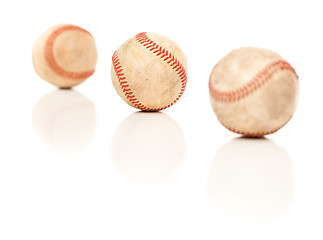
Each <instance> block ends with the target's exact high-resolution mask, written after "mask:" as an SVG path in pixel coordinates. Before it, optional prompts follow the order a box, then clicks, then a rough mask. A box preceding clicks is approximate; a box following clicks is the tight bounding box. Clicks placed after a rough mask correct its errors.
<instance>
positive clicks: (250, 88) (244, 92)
mask: <svg viewBox="0 0 323 240" xmlns="http://www.w3.org/2000/svg"><path fill="white" fill-rule="evenodd" d="M278 70H290V71H292V72H293V73H294V74H295V75H296V77H297V79H298V76H297V74H296V72H295V70H294V68H293V67H292V66H291V65H290V64H289V63H288V62H286V61H284V60H279V61H276V62H274V63H272V64H270V65H268V66H267V67H266V68H265V69H264V70H262V71H261V72H259V73H258V74H257V75H256V76H255V77H254V78H253V79H252V80H251V81H249V82H248V83H247V84H245V85H244V86H242V87H241V88H239V89H236V90H233V91H230V92H225V91H220V90H217V89H215V88H213V86H212V84H211V76H210V80H209V89H210V94H211V96H212V97H213V98H214V100H216V101H219V102H227V103H230V102H235V101H238V100H240V99H242V98H244V97H246V96H248V95H249V94H251V93H252V92H254V91H256V90H257V89H258V88H260V87H261V86H263V85H264V84H265V83H266V82H267V81H268V80H269V79H270V78H271V77H272V75H274V73H276V72H277V71H278Z"/></svg>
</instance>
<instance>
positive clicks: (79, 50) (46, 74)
mask: <svg viewBox="0 0 323 240" xmlns="http://www.w3.org/2000/svg"><path fill="white" fill-rule="evenodd" d="M96 61H97V51H96V46H95V41H94V38H93V37H92V35H91V34H90V33H89V32H88V31H86V30H84V29H82V28H80V27H77V26H74V25H70V24H61V25H56V26H53V27H51V28H50V29H48V30H47V31H46V32H44V33H43V34H42V35H41V36H40V37H39V38H38V39H37V40H36V42H35V45H34V48H33V64H34V68H35V71H36V72H37V74H38V75H39V76H40V77H41V78H42V79H44V80H46V81H48V82H49V83H51V84H53V85H55V86H58V87H59V88H71V87H73V86H75V85H78V84H80V83H81V82H83V81H85V80H86V79H87V78H88V77H90V76H91V75H92V74H93V73H94V70H95V65H96Z"/></svg>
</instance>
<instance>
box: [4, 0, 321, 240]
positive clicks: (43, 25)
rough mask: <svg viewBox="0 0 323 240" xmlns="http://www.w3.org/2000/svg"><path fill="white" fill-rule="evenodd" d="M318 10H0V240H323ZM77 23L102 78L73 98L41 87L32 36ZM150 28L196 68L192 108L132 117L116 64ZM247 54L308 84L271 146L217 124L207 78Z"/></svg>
mask: <svg viewBox="0 0 323 240" xmlns="http://www.w3.org/2000/svg"><path fill="white" fill-rule="evenodd" d="M321 10H322V8H321V7H320V1H311V0H308V1H283V0H280V1H250V0H247V1H202V0H200V1H181V2H180V1H175V0H172V1H168V0H163V1H159V2H158V1H140V0H134V1H121V0H120V1H113V2H110V1H94V0H92V1H80V0H78V1H68V0H65V1H60V0H56V1H32V0H30V1H10V2H9V1H2V2H1V4H0V20H1V21H0V27H1V44H0V66H1V80H0V98H1V101H0V109H1V124H0V143H1V150H0V239H1V240H9V239H15V240H16V239H33V240H37V239H42V240H43V239H61V240H62V239H69V240H70V239H115V240H119V239H122V240H123V239H141V240H145V239H149V240H151V239H170V240H173V239H176V240H177V239H257V240H258V239H277V240H278V239H297V238H298V239H313V240H315V239H323V233H322V226H323V220H322V215H323V207H322V202H323V194H322V183H323V175H322V170H323V162H322V160H323V157H322V133H323V130H322V120H323V117H322V114H321V113H322V107H321V103H322V101H323V96H322V87H323V77H322V64H323V60H322V54H323V47H322V43H323V36H322V23H323V15H322V11H321ZM58 23H72V24H75V25H78V26H80V27H83V28H85V29H87V30H88V31H90V32H91V33H92V35H93V36H94V37H95V39H96V43H97V48H98V64H97V68H96V72H95V74H94V75H93V76H92V77H91V78H89V79H88V80H87V81H86V82H84V83H83V84H81V85H79V86H77V87H75V88H74V89H73V91H59V90H57V89H56V88H55V87H54V86H52V85H50V84H48V83H47V82H45V81H43V80H42V79H40V78H39V77H38V76H37V74H36V73H35V71H34V69H33V65H32V58H31V52H32V47H33V44H34V41H35V40H36V38H37V37H38V36H39V35H40V34H41V33H42V32H43V31H45V30H46V29H47V28H49V27H51V26H52V25H55V24H58ZM142 31H147V32H155V33H159V34H162V35H165V36H167V37H169V38H171V39H172V40H174V41H175V42H177V43H178V44H179V45H180V46H181V48H182V49H183V51H184V52H185V54H186V57H187V60H188V63H189V74H188V84H187V88H186V91H185V93H184V95H183V97H182V98H181V99H180V100H179V101H178V102H177V103H176V104H175V105H174V106H173V107H171V108H169V109H167V110H165V111H163V112H162V113H136V110H135V109H134V108H131V107H130V106H128V105H127V104H126V103H124V102H123V100H122V99H121V98H120V97H119V96H118V95H117V94H116V92H115V90H114V88H113V86H112V83H111V79H110V65H111V56H112V54H113V52H114V51H115V50H116V49H117V48H118V47H119V46H120V45H121V44H122V43H123V42H124V41H125V40H127V39H128V38H130V37H132V36H134V35H135V34H137V33H139V32H142ZM241 46H258V47H264V48H268V49H271V50H273V51H275V52H277V53H279V54H280V55H281V56H283V57H284V58H285V59H286V60H287V61H288V62H289V63H290V64H291V65H292V66H293V67H294V68H295V70H296V72H297V73H298V75H299V83H300V95H299V102H298V107H297V110H296V113H295V114H294V116H293V118H292V120H291V121H290V122H289V123H288V124H287V125H286V126H285V127H284V128H283V129H281V130H280V131H278V132H277V133H275V134H272V135H269V136H268V137H267V138H265V139H255V140H250V139H243V138H239V135H237V134H234V133H231V132H229V131H228V130H226V129H225V128H223V127H222V126H221V124H220V123H219V122H218V121H217V119H216V116H215V115H214V113H213V111H212V109H211V106H210V103H209V95H208V77H209V74H210V72H211V70H212V68H213V66H214V65H215V64H216V62H217V61H218V60H220V59H221V58H222V57H223V56H224V55H226V54H227V53H228V52H229V51H231V50H233V49H236V48H239V47H241Z"/></svg>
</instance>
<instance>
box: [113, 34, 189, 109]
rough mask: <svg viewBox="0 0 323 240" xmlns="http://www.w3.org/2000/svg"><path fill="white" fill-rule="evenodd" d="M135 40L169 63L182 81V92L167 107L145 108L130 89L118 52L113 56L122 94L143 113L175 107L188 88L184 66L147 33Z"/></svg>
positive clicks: (137, 36)
mask: <svg viewBox="0 0 323 240" xmlns="http://www.w3.org/2000/svg"><path fill="white" fill-rule="evenodd" d="M135 38H136V40H137V41H138V42H139V43H140V44H141V45H143V46H144V47H145V48H147V49H148V50H149V51H151V52H153V53H154V54H156V56H158V57H160V58H161V59H162V60H163V61H165V62H167V64H169V66H171V67H172V68H173V69H174V70H175V72H176V73H177V74H178V77H179V79H180V81H181V90H180V93H179V94H178V96H177V97H176V98H175V100H174V101H173V102H171V103H170V104H169V105H167V106H165V107H161V108H149V107H146V106H144V105H143V104H142V103H140V101H139V100H138V99H137V98H136V97H135V95H134V93H133V91H132V90H131V89H130V87H129V84H128V82H127V80H126V76H125V74H124V72H123V68H122V66H121V63H120V60H119V57H118V53H117V51H116V52H115V53H114V54H113V56H112V64H113V67H114V71H115V73H116V76H117V78H118V81H119V84H120V87H121V89H122V92H123V93H124V94H125V96H126V98H127V99H128V100H129V102H130V103H131V104H132V105H134V106H135V107H136V108H138V109H140V110H143V111H160V110H163V109H166V108H168V107H170V106H172V105H174V103H176V102H177V101H178V100H179V99H180V98H181V96H182V95H183V93H184V91H185V88H186V83H187V74H186V71H185V69H184V67H183V65H182V64H181V63H180V61H179V60H178V59H177V58H176V57H175V56H174V55H173V54H172V53H171V52H170V51H168V50H166V49H164V48H163V47H162V46H159V45H158V44H157V43H156V42H154V41H152V40H151V39H149V38H148V37H147V35H146V32H142V33H139V34H137V35H136V37H135Z"/></svg>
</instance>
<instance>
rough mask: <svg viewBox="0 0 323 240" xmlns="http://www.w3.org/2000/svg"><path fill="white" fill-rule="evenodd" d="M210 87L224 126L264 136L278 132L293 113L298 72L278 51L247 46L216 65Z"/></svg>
mask: <svg viewBox="0 0 323 240" xmlns="http://www.w3.org/2000/svg"><path fill="white" fill-rule="evenodd" d="M209 90H210V100H211V105H212V107H213V110H214V112H215V114H216V116H217V118H218V120H219V121H220V122H221V124H222V125H223V126H225V127H226V128H227V129H229V130H231V131H233V132H236V133H239V134H242V135H245V136H248V137H261V136H264V135H267V134H271V133H274V132H276V131H277V130H279V129H280V128H282V127H283V126H284V125H285V124H286V123H287V122H288V121H289V120H290V118H291V117H292V115H293V113H294V111H295V108H296V102H297V96H298V76H297V74H296V72H295V70H294V69H293V68H292V66H291V65H290V64H289V63H288V62H286V61H285V60H284V59H283V58H282V57H281V56H279V55H278V54H276V53H274V52H272V51H270V50H267V49H262V48H255V47H244V48H240V49H237V50H234V51H232V52H230V53H229V54H228V55H226V56H225V57H224V58H222V59H221V60H220V61H219V62H218V63H217V64H216V65H215V67H214V69H213V71H212V73H211V75H210V80H209Z"/></svg>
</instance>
